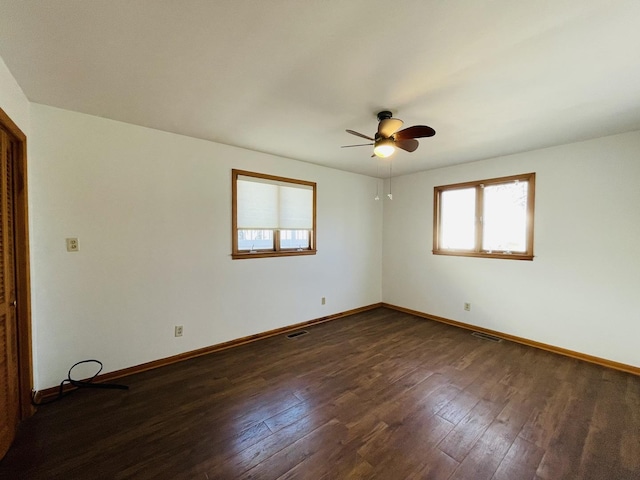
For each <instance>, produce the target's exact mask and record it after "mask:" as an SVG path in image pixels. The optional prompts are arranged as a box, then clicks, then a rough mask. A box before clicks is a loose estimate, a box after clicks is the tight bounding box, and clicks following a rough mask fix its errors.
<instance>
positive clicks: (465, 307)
mask: <svg viewBox="0 0 640 480" xmlns="http://www.w3.org/2000/svg"><path fill="white" fill-rule="evenodd" d="M464 309H465V310H466V311H467V312H470V311H471V304H470V303H466V302H465V304H464Z"/></svg>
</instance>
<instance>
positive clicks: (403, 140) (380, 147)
mask: <svg viewBox="0 0 640 480" xmlns="http://www.w3.org/2000/svg"><path fill="white" fill-rule="evenodd" d="M403 123H404V122H403V121H402V120H400V119H398V118H393V117H392V113H391V112H389V111H388V110H384V111H382V112H380V113H378V131H377V132H376V134H375V137H374V138H371V137H369V136H367V135H364V134H362V133H359V132H355V131H353V130H347V133H350V134H351V135H355V136H357V137H362V138H366V139H367V140H371V141H372V142H373V143H360V144H357V145H343V146H342V148H348V147H363V146H365V145H373V146H374V147H373V155H372V157H373V156H377V157H382V158H386V157H388V156H390V155H393V153H394V152H395V151H396V147H397V148H401V149H402V150H405V151H407V152H415V150H416V149H417V148H418V145H419V143H418V140H416V138H422V137H433V136H434V135H435V134H436V131H435V130H434V129H433V128H431V127H427V126H426V125H414V126H413V127H408V128H405V129H403V130H398V129H399V128H400V127H402V124H403Z"/></svg>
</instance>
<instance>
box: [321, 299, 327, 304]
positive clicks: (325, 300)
mask: <svg viewBox="0 0 640 480" xmlns="http://www.w3.org/2000/svg"><path fill="white" fill-rule="evenodd" d="M320 303H321V304H322V305H326V303H327V299H326V297H322V300H321V301H320Z"/></svg>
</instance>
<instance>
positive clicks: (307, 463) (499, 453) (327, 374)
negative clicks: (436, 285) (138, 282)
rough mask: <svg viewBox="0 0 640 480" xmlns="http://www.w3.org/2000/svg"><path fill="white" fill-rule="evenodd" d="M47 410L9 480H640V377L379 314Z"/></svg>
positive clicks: (25, 437) (0, 474)
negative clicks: (126, 389) (126, 388)
mask: <svg viewBox="0 0 640 480" xmlns="http://www.w3.org/2000/svg"><path fill="white" fill-rule="evenodd" d="M307 330H308V332H309V333H308V334H307V335H302V336H298V337H295V338H292V339H288V338H287V337H286V335H279V336H276V337H272V338H268V339H264V340H260V341H257V342H254V343H252V344H249V345H244V346H241V347H236V348H233V349H229V350H226V351H222V352H218V353H214V354H210V355H207V356H203V357H199V358H196V359H191V360H187V361H184V362H181V363H179V364H175V365H170V366H167V367H163V368H160V369H156V370H153V371H149V372H145V373H141V374H137V375H132V376H130V377H127V378H124V379H122V380H121V383H125V384H127V385H129V386H130V390H129V391H128V392H123V391H110V390H81V391H78V392H76V393H74V394H73V395H71V396H69V397H67V398H65V399H63V400H62V401H60V402H57V403H54V404H51V405H48V406H44V407H40V408H39V411H38V413H37V414H36V415H35V416H34V417H32V418H31V419H29V420H27V421H26V422H24V423H23V424H22V425H21V428H20V430H19V432H18V436H17V439H16V441H15V443H14V445H13V446H12V448H11V449H10V450H9V452H8V454H7V456H6V457H5V458H4V460H2V461H1V462H0V478H2V479H47V480H51V479H62V478H64V479H92V480H94V479H128V478H131V479H202V480H206V479H260V480H270V479H312V480H329V479H331V480H334V479H384V480H396V479H436V480H447V479H450V480H453V479H466V480H483V479H487V480H489V479H493V480H542V479H544V480H560V479H606V480H626V479H629V480H630V479H636V480H637V479H640V377H637V376H633V375H630V374H626V373H621V372H617V371H614V370H609V369H605V368H603V367H599V366H595V365H591V364H588V363H583V362H581V361H578V360H574V359H570V358H566V357H561V356H558V355H555V354H552V353H548V352H544V351H541V350H536V349H534V348H531V347H526V346H522V345H518V344H514V343H510V342H504V341H503V342H501V343H492V342H488V341H486V340H482V339H479V338H476V337H473V336H471V335H470V332H468V331H465V330H461V329H458V328H456V327H451V326H448V325H443V324H439V323H435V322H432V321H429V320H425V319H420V318H417V317H413V316H411V315H408V314H404V313H400V312H396V311H392V310H387V309H384V308H380V309H376V310H372V311H369V312H364V313H360V314H357V315H354V316H351V317H347V318H343V319H339V320H334V321H331V322H329V323H325V324H322V325H317V326H314V327H310V328H307Z"/></svg>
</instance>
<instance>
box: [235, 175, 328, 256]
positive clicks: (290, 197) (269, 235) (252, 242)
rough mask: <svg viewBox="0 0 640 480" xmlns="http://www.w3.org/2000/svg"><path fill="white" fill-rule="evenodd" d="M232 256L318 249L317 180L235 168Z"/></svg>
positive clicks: (310, 251)
mask: <svg viewBox="0 0 640 480" xmlns="http://www.w3.org/2000/svg"><path fill="white" fill-rule="evenodd" d="M231 176H232V192H233V193H232V194H233V201H232V210H233V211H232V222H233V225H232V230H233V252H232V255H231V256H232V257H233V258H234V259H238V258H260V257H277V256H287V255H314V254H315V253H316V233H315V232H316V184H315V183H314V182H306V181H304V180H293V179H291V178H283V177H276V176H273V175H264V174H261V173H253V172H246V171H243V170H232V171H231Z"/></svg>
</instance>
